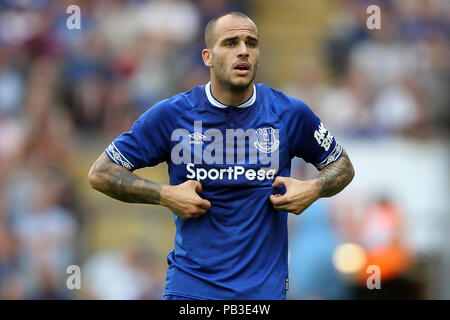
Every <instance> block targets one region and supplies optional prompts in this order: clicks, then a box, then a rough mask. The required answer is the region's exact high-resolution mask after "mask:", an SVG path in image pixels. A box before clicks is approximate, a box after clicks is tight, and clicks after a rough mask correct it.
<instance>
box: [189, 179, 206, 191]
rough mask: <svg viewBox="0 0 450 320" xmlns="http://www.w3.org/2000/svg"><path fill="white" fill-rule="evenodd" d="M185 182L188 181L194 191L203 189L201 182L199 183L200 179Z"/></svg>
mask: <svg viewBox="0 0 450 320" xmlns="http://www.w3.org/2000/svg"><path fill="white" fill-rule="evenodd" d="M187 182H189V186H190V187H192V189H193V190H194V191H195V192H197V193H198V192H202V191H203V187H202V184H201V183H200V181H197V180H188V181H187Z"/></svg>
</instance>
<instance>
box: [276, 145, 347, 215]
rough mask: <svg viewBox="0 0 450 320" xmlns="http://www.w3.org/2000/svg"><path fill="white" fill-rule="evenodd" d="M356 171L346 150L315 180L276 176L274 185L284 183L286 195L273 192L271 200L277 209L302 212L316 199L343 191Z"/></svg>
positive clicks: (296, 212)
mask: <svg viewBox="0 0 450 320" xmlns="http://www.w3.org/2000/svg"><path fill="white" fill-rule="evenodd" d="M354 175H355V171H354V170H353V166H352V163H351V162H350V159H349V158H348V155H347V153H346V152H345V151H342V155H341V157H340V158H339V159H338V160H336V161H334V162H332V163H331V164H329V165H327V166H326V167H325V168H323V169H322V171H321V172H320V174H319V176H318V177H317V178H316V179H314V180H306V181H302V180H297V179H293V178H289V177H276V179H275V181H274V183H273V185H272V187H278V186H280V185H284V186H285V187H286V193H285V194H284V195H280V194H275V195H274V194H272V195H271V196H270V201H271V202H272V203H273V205H274V207H275V209H277V210H284V211H288V212H292V213H295V214H300V213H302V212H303V211H304V210H305V209H306V208H308V207H309V206H310V205H311V204H312V203H313V202H314V201H316V200H317V199H319V198H322V197H331V196H334V195H335V194H337V193H339V192H340V191H342V190H343V189H344V188H345V187H346V186H347V185H348V184H349V183H350V182H351V181H352V179H353V176H354Z"/></svg>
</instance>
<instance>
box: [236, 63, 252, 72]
mask: <svg viewBox="0 0 450 320" xmlns="http://www.w3.org/2000/svg"><path fill="white" fill-rule="evenodd" d="M233 70H234V71H235V72H236V73H237V74H238V75H247V74H248V73H249V72H250V65H249V64H248V63H247V62H240V63H238V64H236V65H235V66H234V68H233Z"/></svg>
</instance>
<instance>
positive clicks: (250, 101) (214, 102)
mask: <svg viewBox="0 0 450 320" xmlns="http://www.w3.org/2000/svg"><path fill="white" fill-rule="evenodd" d="M205 92H206V97H207V98H208V100H209V102H210V103H211V104H212V105H213V106H215V107H218V108H228V107H230V106H227V105H225V104H223V103H221V102H219V101H217V100H216V99H215V98H214V97H213V95H212V93H211V81H210V82H208V83H207V84H206V85H205ZM255 101H256V86H255V85H253V94H252V96H251V98H250V99H248V100H247V102H244V103H243V104H240V105H238V106H236V108H247V107H250V106H251V105H252V104H254V103H255Z"/></svg>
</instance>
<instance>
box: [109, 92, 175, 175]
mask: <svg viewBox="0 0 450 320" xmlns="http://www.w3.org/2000/svg"><path fill="white" fill-rule="evenodd" d="M168 109H170V104H168V103H165V102H164V101H162V102H159V103H157V104H156V105H154V106H153V107H151V108H149V109H148V110H147V111H146V112H144V113H143V114H142V115H141V116H140V117H139V119H137V120H136V121H135V122H134V124H133V126H132V127H131V129H130V130H129V131H128V132H124V133H122V134H121V135H120V136H118V137H117V138H116V139H114V141H112V142H111V143H110V144H109V146H108V147H107V148H106V149H105V153H106V154H107V155H108V157H109V158H110V159H111V160H112V161H114V162H115V163H117V164H120V165H122V166H123V167H125V168H127V169H128V170H130V171H134V170H136V169H139V168H143V167H151V166H155V165H157V164H158V163H161V162H164V161H166V160H167V159H168V157H169V154H170V151H169V149H170V136H168V135H169V133H170V126H171V119H172V116H173V112H170V110H168Z"/></svg>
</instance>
